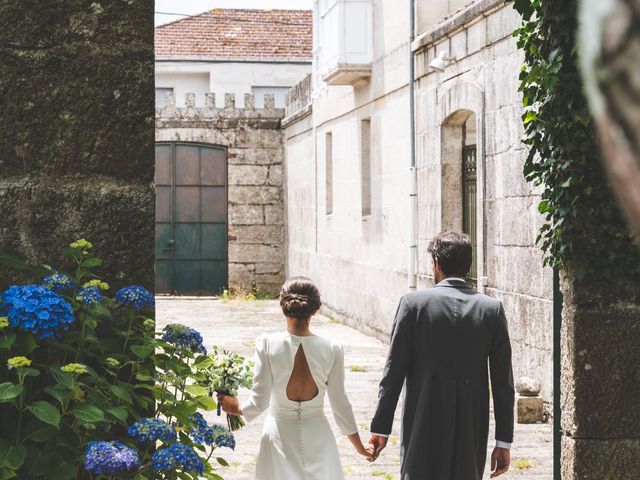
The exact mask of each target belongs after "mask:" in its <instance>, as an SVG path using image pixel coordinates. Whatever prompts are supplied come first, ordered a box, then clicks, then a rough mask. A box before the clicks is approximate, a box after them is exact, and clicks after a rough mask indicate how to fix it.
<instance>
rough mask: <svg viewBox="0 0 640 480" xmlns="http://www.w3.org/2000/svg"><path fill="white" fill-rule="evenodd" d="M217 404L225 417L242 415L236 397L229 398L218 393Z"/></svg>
mask: <svg viewBox="0 0 640 480" xmlns="http://www.w3.org/2000/svg"><path fill="white" fill-rule="evenodd" d="M218 404H219V405H220V407H221V408H222V410H224V413H226V414H227V415H242V411H241V410H240V403H239V402H238V397H231V396H229V395H222V394H221V393H219V394H218Z"/></svg>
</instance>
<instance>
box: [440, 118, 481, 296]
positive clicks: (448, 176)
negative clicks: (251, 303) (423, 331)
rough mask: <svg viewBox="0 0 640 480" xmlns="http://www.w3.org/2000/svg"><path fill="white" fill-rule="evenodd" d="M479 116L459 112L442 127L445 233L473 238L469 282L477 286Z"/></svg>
mask: <svg viewBox="0 0 640 480" xmlns="http://www.w3.org/2000/svg"><path fill="white" fill-rule="evenodd" d="M476 136H477V135H476V115H475V113H474V112H472V111H471V110H457V111H455V112H454V113H452V114H451V115H449V116H448V117H447V118H446V119H445V121H444V122H443V124H442V158H441V161H442V164H441V169H442V170H441V172H442V188H441V193H442V203H441V205H442V213H441V214H442V217H441V222H442V223H441V225H442V230H454V231H457V232H460V231H462V232H464V233H466V234H467V235H469V236H470V237H471V244H472V246H473V259H472V264H471V269H470V270H469V275H468V277H467V281H468V282H469V283H471V284H472V285H477V277H478V251H477V247H478V219H477V211H478V201H477V190H478V188H477V174H476V163H477V162H476V158H477V148H476Z"/></svg>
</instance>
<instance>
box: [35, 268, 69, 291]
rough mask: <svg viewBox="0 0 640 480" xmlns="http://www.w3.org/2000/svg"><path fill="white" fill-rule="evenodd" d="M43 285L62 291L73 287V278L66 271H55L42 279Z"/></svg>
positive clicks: (52, 289)
mask: <svg viewBox="0 0 640 480" xmlns="http://www.w3.org/2000/svg"><path fill="white" fill-rule="evenodd" d="M41 285H42V286H43V287H46V288H48V289H49V290H51V291H53V292H60V291H62V290H69V289H72V288H73V279H72V278H71V277H70V276H69V275H67V274H65V273H59V272H53V273H52V274H51V275H48V276H46V277H44V278H43V279H42V282H41Z"/></svg>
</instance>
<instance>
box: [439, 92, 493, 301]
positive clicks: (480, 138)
mask: <svg viewBox="0 0 640 480" xmlns="http://www.w3.org/2000/svg"><path fill="white" fill-rule="evenodd" d="M437 98H438V100H437V102H438V104H437V110H436V111H437V115H438V122H437V125H438V134H437V137H436V138H438V141H439V147H438V148H436V151H437V155H438V156H439V158H438V166H439V168H440V171H439V178H440V199H441V202H442V203H441V206H442V209H441V218H440V220H441V228H440V229H441V230H444V229H446V228H447V227H449V228H452V227H455V228H456V229H457V230H459V231H462V190H461V186H460V188H458V189H455V190H453V191H451V190H449V189H447V188H446V187H445V185H444V182H443V178H444V175H445V174H446V173H447V172H446V168H443V166H444V165H445V164H449V165H456V163H455V162H457V164H458V168H457V170H456V169H455V167H454V170H453V172H449V174H450V175H454V176H456V178H459V181H460V182H462V142H460V145H459V149H455V148H447V146H446V145H445V139H446V137H447V136H449V135H452V134H453V135H454V136H455V135H456V133H455V132H452V131H451V130H448V129H456V128H457V129H459V130H460V133H459V135H460V137H461V135H462V133H461V130H462V125H463V124H464V122H465V121H466V120H467V119H468V118H469V115H470V114H475V116H476V152H477V153H476V154H477V160H476V162H477V163H476V165H477V193H476V195H477V209H476V218H477V235H478V240H477V247H476V259H477V278H478V282H477V284H478V285H477V286H478V289H479V290H480V291H484V289H485V287H486V283H487V281H486V264H487V254H486V251H487V242H486V224H487V221H486V214H487V213H488V209H487V208H486V206H485V199H486V179H485V174H486V154H485V144H486V141H485V135H486V133H485V91H484V89H483V88H482V86H481V85H479V84H478V83H476V82H472V81H465V80H453V81H451V83H450V84H449V85H445V86H443V91H442V93H440V95H439V96H438V97H437ZM456 171H457V172H458V173H459V174H460V175H459V176H457V174H456ZM458 192H459V195H460V198H459V202H456V201H453V202H451V201H448V199H447V195H452V194H453V193H458ZM447 203H449V205H447ZM456 205H457V206H456ZM454 210H455V212H459V222H456V221H455V220H454V222H455V225H454V222H451V221H448V220H445V218H444V217H445V215H447V214H450V213H451V212H453V211H454ZM456 214H457V213H456ZM456 220H457V218H456ZM458 223H459V226H458Z"/></svg>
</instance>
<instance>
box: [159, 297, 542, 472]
mask: <svg viewBox="0 0 640 480" xmlns="http://www.w3.org/2000/svg"><path fill="white" fill-rule="evenodd" d="M156 312H157V322H158V327H159V328H162V327H163V326H164V325H166V324H168V323H172V322H181V323H186V324H187V325H189V326H190V327H192V328H195V329H197V330H199V331H200V332H201V333H202V336H203V338H204V342H205V346H206V347H207V348H209V349H210V348H211V347H213V346H214V345H219V346H224V348H226V349H228V350H233V351H236V352H238V353H239V354H241V355H244V356H247V357H251V356H252V355H253V349H254V341H255V338H256V337H257V336H258V335H259V334H260V333H263V332H267V333H269V332H277V331H282V330H283V329H284V328H285V321H284V317H283V316H282V312H281V310H280V306H279V305H278V302H277V301H274V300H262V301H260V300H259V301H227V302H225V301H223V300H221V299H206V300H193V299H164V298H158V299H157V306H156ZM311 329H312V331H314V332H315V333H317V334H318V335H323V336H326V337H329V338H333V339H335V340H337V341H339V342H340V343H342V345H343V346H344V350H345V367H346V385H347V391H348V393H349V396H350V399H351V403H352V404H353V408H354V411H355V415H356V421H357V423H358V426H359V427H360V428H361V430H360V435H361V436H362V438H363V441H365V442H366V441H367V440H368V438H369V431H368V429H369V423H370V421H371V416H372V415H373V412H374V410H375V407H376V400H377V394H378V382H379V381H380V376H381V373H382V369H383V367H384V362H385V358H386V354H387V345H386V344H384V343H383V342H380V341H379V340H377V339H375V338H373V337H369V336H367V335H364V334H363V333H361V332H359V331H357V330H354V329H352V328H349V327H347V326H344V325H342V324H339V323H337V322H336V321H334V320H331V319H329V318H328V317H325V316H323V315H317V316H316V317H314V319H313V321H312V326H311ZM247 394H248V392H247V391H246V390H243V391H241V392H240V395H239V396H240V399H241V400H243V399H244V398H247ZM325 404H326V411H327V417H328V419H329V422H330V423H331V425H332V427H333V429H334V431H335V432H336V438H337V440H338V448H339V450H340V452H341V453H342V464H343V468H344V471H345V478H346V479H347V480H365V479H369V480H371V479H377V478H380V479H385V480H399V478H400V456H399V455H400V439H399V437H398V433H399V432H400V416H401V407H400V406H398V411H397V412H396V418H395V422H394V431H393V434H392V435H391V437H390V439H389V445H388V447H387V449H386V450H385V451H384V452H383V454H382V455H381V456H380V458H379V459H378V461H376V462H375V463H373V464H368V463H367V461H366V460H365V459H364V458H363V457H360V456H359V455H358V454H357V453H355V451H354V450H353V448H352V447H351V444H350V442H349V440H348V439H347V438H346V437H345V436H342V435H340V434H339V433H338V430H337V427H336V425H335V423H334V421H333V417H332V416H331V413H330V412H331V408H330V404H329V401H328V400H327V401H326V403H325ZM205 416H206V417H207V419H208V420H209V421H224V419H223V418H217V417H216V414H215V412H209V413H207V414H206V415H205ZM264 416H265V415H264V414H263V415H261V416H260V417H259V418H258V419H256V420H255V421H254V422H252V423H251V424H249V425H248V426H247V427H245V428H244V429H242V430H241V431H239V432H237V433H236V439H237V447H236V449H235V450H234V451H230V450H227V449H221V450H220V451H218V452H216V453H217V454H218V455H219V456H222V457H224V458H225V459H226V460H227V461H228V462H229V464H230V466H229V467H226V468H225V467H221V468H220V469H219V470H218V473H219V474H220V475H221V476H222V477H224V478H225V479H226V480H252V479H253V478H254V466H255V460H256V455H257V453H258V446H259V441H258V439H259V438H260V432H261V430H262V422H263V421H264ZM489 438H490V439H492V438H493V424H492V425H491V431H490V433H489ZM492 443H493V442H492V440H489V451H488V452H487V454H488V455H490V454H491V448H492V445H491V444H492ZM511 457H512V461H513V466H512V470H511V471H510V472H508V473H507V474H505V475H503V476H501V477H500V479H503V480H509V479H518V480H551V479H552V478H553V434H552V427H551V425H549V424H532V425H519V424H517V425H516V430H515V441H514V444H513V447H512V451H511ZM487 465H489V461H488V460H487ZM518 466H519V467H520V468H518ZM488 478H489V472H488V467H487V472H485V479H488ZM283 480H293V479H283ZM327 480H331V479H327Z"/></svg>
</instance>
